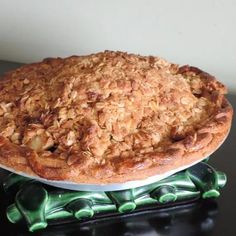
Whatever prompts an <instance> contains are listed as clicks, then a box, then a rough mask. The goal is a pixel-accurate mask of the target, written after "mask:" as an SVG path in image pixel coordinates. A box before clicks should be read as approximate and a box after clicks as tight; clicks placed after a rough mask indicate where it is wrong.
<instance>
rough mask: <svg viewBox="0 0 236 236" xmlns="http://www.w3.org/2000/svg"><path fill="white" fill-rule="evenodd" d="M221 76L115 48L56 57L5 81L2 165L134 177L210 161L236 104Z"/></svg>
mask: <svg viewBox="0 0 236 236" xmlns="http://www.w3.org/2000/svg"><path fill="white" fill-rule="evenodd" d="M225 93H226V88H225V86H224V85H222V84H221V83H220V82H218V81H217V80H216V79H215V77H213V76H212V75H210V74H208V73H206V72H203V71H202V70H200V69H198V68H196V67H191V66H188V65H185V66H179V65H177V64H172V63H169V62H167V61H165V60H164V59H161V58H159V57H153V56H140V55H135V54H128V53H124V52H113V51H105V52H101V53H97V54H92V55H88V56H71V57H68V58H64V59H63V58H47V59H44V60H43V61H42V62H39V63H33V64H30V65H25V66H22V67H20V68H18V69H16V70H14V71H11V72H8V73H6V74H5V75H4V76H3V77H2V79H1V80H0V164H1V166H5V167H8V168H11V169H14V170H15V171H19V172H24V173H26V174H29V175H31V176H40V177H42V178H45V179H50V180H65V181H72V182H75V183H94V184H107V183H124V182H127V181H132V180H142V179H146V178H148V177H150V176H153V175H157V174H163V173H166V172H168V171H170V170H173V169H176V168H181V167H183V166H186V165H191V164H193V163H196V162H197V161H201V160H202V159H203V158H205V157H207V156H208V155H209V154H211V153H212V152H214V151H215V150H216V149H217V148H218V147H219V145H220V144H221V143H222V142H223V141H224V139H225V138H226V136H227V134H228V132H229V129H230V126H231V121H232V114H233V110H232V107H231V105H230V104H229V102H228V101H227V100H226V98H225V96H224V94H225Z"/></svg>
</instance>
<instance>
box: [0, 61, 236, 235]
mask: <svg viewBox="0 0 236 236" xmlns="http://www.w3.org/2000/svg"><path fill="white" fill-rule="evenodd" d="M20 65H21V64H19V63H12V62H4V61H0V75H1V74H3V73H4V72H6V71H9V70H11V69H15V68H17V67H19V66H20ZM228 99H229V101H230V102H231V104H232V105H233V106H234V110H236V95H229V96H228ZM210 163H211V164H212V165H213V166H214V167H215V168H216V169H219V170H221V171H223V172H225V173H226V174H227V177H228V182H227V185H226V186H225V187H224V189H223V190H222V194H221V196H220V197H219V198H218V199H217V200H213V201H199V202H196V203H195V204H192V205H187V206H186V207H181V208H175V209H171V210H170V211H166V212H160V211H155V210H152V211H149V212H145V213H143V214H133V215H132V216H130V217H127V218H121V219H110V220H108V221H105V222H99V223H93V224H90V225H86V226H81V225H78V224H69V225H66V226H62V225H59V226H54V227H49V228H48V229H46V230H43V231H40V232H37V233H34V234H32V233H27V231H25V230H24V229H22V228H20V227H18V226H16V225H13V224H10V223H8V222H7V221H6V219H5V216H4V210H2V211H1V212H0V232H1V233H0V234H1V235H45V236H46V235H47V236H49V235H63V236H64V235H89V236H92V235H93V236H97V235H104V236H105V235H112V236H115V235H126V236H128V235H129V236H131V235H140V236H141V235H152V236H154V235H156V236H157V235H165V236H167V235H174V236H186V235H187V236H190V235H191V236H192V235H196V236H201V235H213V236H234V235H236V119H235V117H234V121H233V126H232V129H231V132H230V134H229V137H228V138H227V140H226V141H225V143H224V144H223V145H222V146H221V147H220V148H219V149H218V150H217V151H216V152H215V153H214V154H213V155H212V158H211V159H210ZM5 174H6V172H5V171H0V178H2V177H3V176H4V175H5ZM2 198H3V195H2V194H1V195H0V201H1V202H2V200H3V199H2ZM1 202H0V204H1ZM3 232H7V233H5V234H3Z"/></svg>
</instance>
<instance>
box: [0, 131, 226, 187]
mask: <svg viewBox="0 0 236 236" xmlns="http://www.w3.org/2000/svg"><path fill="white" fill-rule="evenodd" d="M227 136H228V134H227V135H226V136H225V139H226V137H227ZM225 139H224V140H223V142H224V141H225ZM223 142H221V143H220V145H219V146H218V147H217V149H218V148H219V147H220V146H221V144H222V143H223ZM213 152H215V150H214V151H213ZM213 152H212V153H213ZM212 153H210V154H209V155H208V156H210V155H211V154H212ZM208 156H207V157H208ZM207 157H206V156H205V157H203V158H201V159H200V160H198V161H195V162H193V163H191V164H190V165H186V166H181V167H179V168H176V169H173V170H171V171H168V172H166V173H164V174H159V175H154V176H151V177H149V178H147V179H144V180H135V181H128V182H125V183H111V184H79V183H74V182H70V181H58V180H48V179H44V178H41V177H38V176H31V175H28V174H25V173H24V172H20V171H15V170H14V169H12V168H9V167H6V166H4V165H1V164H0V167H1V168H3V169H5V170H8V171H11V172H13V173H15V174H18V175H22V176H25V177H28V178H31V179H35V180H37V181H39V182H42V183H44V184H47V185H51V186H54V187H58V188H63V189H69V190H75V191H118V190H124V189H129V188H136V187H141V186H144V185H147V184H151V183H154V182H156V181H160V180H162V179H164V178H166V177H168V176H170V175H173V174H175V173H177V172H179V171H181V170H184V169H187V168H189V167H190V166H193V165H195V164H197V163H199V162H201V161H202V160H204V159H206V158H207Z"/></svg>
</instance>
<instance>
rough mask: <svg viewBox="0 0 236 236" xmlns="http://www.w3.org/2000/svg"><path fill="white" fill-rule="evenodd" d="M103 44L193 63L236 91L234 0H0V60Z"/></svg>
mask: <svg viewBox="0 0 236 236" xmlns="http://www.w3.org/2000/svg"><path fill="white" fill-rule="evenodd" d="M105 49H110V50H124V51H129V52H135V53H140V54H153V55H159V56H162V57H164V58H166V59H168V60H170V61H173V62H177V63H180V64H186V63H188V64H192V65H195V66H198V67H201V68H202V69H205V70H207V71H208V72H211V73H212V74H214V75H216V76H217V77H218V78H219V79H220V80H221V81H223V82H224V83H226V84H227V85H228V86H229V88H230V89H231V91H233V90H234V91H236V1H235V0H198V1H197V0H176V1H174V0H172V1H171V0H84V1H82V0H64V1H63V0H0V59H5V60H10V61H19V62H33V61H37V60H41V59H42V58H44V57H52V56H67V55H71V54H87V53H92V52H96V51H102V50H105Z"/></svg>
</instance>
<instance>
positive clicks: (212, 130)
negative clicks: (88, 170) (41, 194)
mask: <svg viewBox="0 0 236 236" xmlns="http://www.w3.org/2000/svg"><path fill="white" fill-rule="evenodd" d="M188 72H192V73H194V74H195V75H198V76H200V78H201V79H202V80H203V82H204V89H205V91H206V92H207V93H208V95H210V99H212V100H213V101H214V102H215V103H217V104H218V109H217V110H216V111H215V113H214V116H212V117H211V119H209V121H208V123H207V124H206V125H205V126H204V127H202V128H200V129H199V130H197V131H196V132H195V133H194V134H191V135H188V136H187V137H185V139H183V140H181V141H178V142H176V143H173V144H172V145H170V146H169V148H168V149H167V150H166V151H165V152H162V153H161V152H158V153H157V152H152V153H147V154H145V155H142V156H141V157H140V159H139V161H136V160H134V159H132V158H129V159H128V158H126V159H122V158H119V160H117V159H113V160H111V162H110V163H108V165H106V166H101V167H100V168H98V169H97V170H94V172H93V175H88V174H87V175H86V174H82V173H79V174H78V173H77V170H76V166H74V167H73V168H72V167H68V166H67V165H65V168H60V169H58V168H45V167H44V166H40V165H39V164H38V163H34V164H35V165H37V168H39V169H40V172H39V173H36V172H35V171H33V169H34V170H35V168H33V166H32V165H31V164H30V163H31V162H33V160H34V156H35V155H37V154H36V153H35V152H34V151H32V150H31V149H29V148H27V147H20V146H17V145H15V144H12V143H11V142H9V141H8V140H7V139H6V138H4V137H2V136H0V162H1V164H3V165H5V166H7V167H10V168H13V169H15V170H16V171H21V172H24V173H26V174H29V175H34V176H36V175H37V174H38V175H39V176H40V177H42V178H46V179H51V180H66V181H71V182H77V183H86V184H88V183H93V184H106V183H124V182H127V181H133V180H143V179H146V178H148V177H150V176H153V175H157V174H163V173H165V172H168V171H171V170H173V169H177V168H180V167H182V166H186V165H191V164H192V163H194V162H196V161H198V160H199V161H200V160H202V159H203V158H204V157H207V156H208V155H209V154H211V153H212V152H213V151H215V150H216V149H217V148H218V146H219V145H220V144H221V143H222V142H223V141H224V139H225V138H226V136H227V134H228V132H229V130H230V126H231V122H232V115H233V109H232V107H231V105H230V104H229V102H228V101H227V99H226V98H225V97H224V95H223V94H224V93H225V92H226V91H225V87H224V86H223V85H222V84H221V83H219V82H218V81H217V80H216V79H215V77H213V76H212V75H210V74H208V73H206V72H204V71H202V70H200V69H198V68H196V67H190V66H183V67H180V68H179V70H178V73H180V74H185V73H188ZM203 96H204V95H203ZM16 159H17V161H16ZM28 160H30V161H28ZM111 170H112V172H113V174H112V175H110V171H111ZM42 173H43V175H42ZM96 173H99V174H96ZM101 173H102V174H101Z"/></svg>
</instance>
